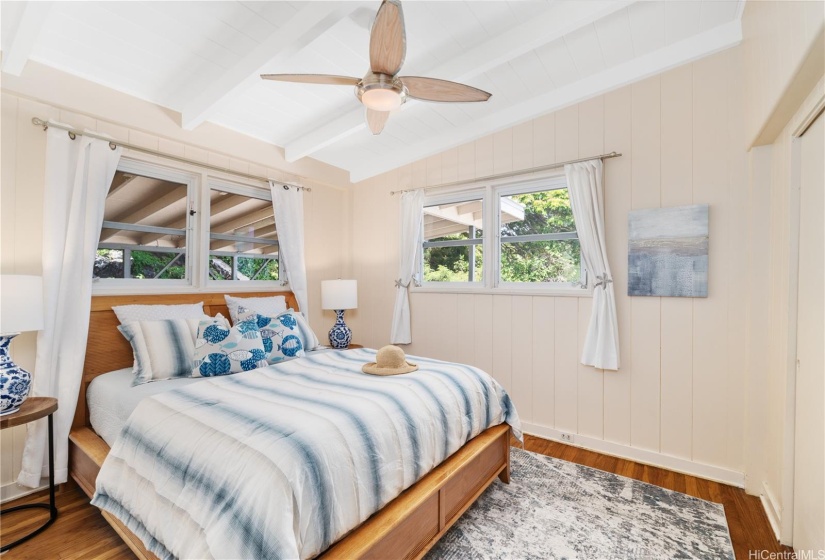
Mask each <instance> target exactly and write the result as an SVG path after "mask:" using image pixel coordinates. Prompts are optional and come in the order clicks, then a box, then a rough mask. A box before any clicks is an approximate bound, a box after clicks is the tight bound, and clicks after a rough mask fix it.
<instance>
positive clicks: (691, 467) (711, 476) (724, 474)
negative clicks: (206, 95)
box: [522, 424, 745, 488]
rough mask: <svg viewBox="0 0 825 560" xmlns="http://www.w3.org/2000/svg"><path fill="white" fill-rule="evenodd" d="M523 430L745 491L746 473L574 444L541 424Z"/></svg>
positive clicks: (577, 440) (610, 446)
mask: <svg viewBox="0 0 825 560" xmlns="http://www.w3.org/2000/svg"><path fill="white" fill-rule="evenodd" d="M522 430H523V431H524V432H525V433H527V434H531V435H534V436H539V437H543V438H547V439H551V440H553V441H558V442H560V443H564V444H567V445H573V446H575V447H581V448H583V449H589V450H591V451H598V452H599V453H604V454H605V455H611V456H613V457H619V458H621V459H630V460H631V461H636V462H637V463H643V464H645V465H652V466H654V467H660V468H663V469H668V470H671V471H676V472H680V473H683V474H689V475H692V476H698V477H699V478H705V479H708V480H713V481H716V482H721V483H723V484H730V485H731V486H736V487H738V488H744V487H745V473H741V472H738V471H733V470H730V469H726V468H723V467H715V466H713V465H706V464H704V463H698V462H696V461H690V460H688V459H681V458H679V457H672V456H670V455H665V454H663V453H657V452H655V451H648V450H646V449H638V448H635V447H630V446H629V445H623V444H620V443H613V442H610V441H604V440H602V439H598V438H594V437H589V436H582V435H578V434H572V435H571V436H570V437H571V438H572V441H567V440H563V439H562V437H561V434H562V432H561V430H557V429H555V428H548V427H547V426H540V425H538V424H522Z"/></svg>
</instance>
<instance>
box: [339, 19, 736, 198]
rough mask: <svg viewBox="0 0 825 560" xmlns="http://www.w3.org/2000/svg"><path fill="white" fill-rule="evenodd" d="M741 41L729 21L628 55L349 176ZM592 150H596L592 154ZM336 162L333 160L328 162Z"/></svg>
mask: <svg viewBox="0 0 825 560" xmlns="http://www.w3.org/2000/svg"><path fill="white" fill-rule="evenodd" d="M741 41H742V22H741V21H739V20H734V21H731V22H730V23H726V24H723V25H719V26H717V27H714V28H713V29H710V30H708V31H705V32H703V33H699V34H697V35H693V36H691V37H690V38H688V39H685V40H683V41H679V42H678V43H674V44H672V45H668V46H666V47H663V48H661V49H658V50H656V51H653V52H650V53H648V54H646V55H643V56H640V57H636V58H633V59H631V60H629V61H627V62H624V63H622V64H619V65H617V66H613V67H611V68H608V69H606V70H603V71H601V72H597V73H596V74H593V75H591V76H588V77H586V78H583V79H580V80H578V81H576V82H573V83H571V84H568V85H565V86H562V87H560V88H556V89H554V90H551V91H549V92H547V93H544V94H541V95H537V96H535V97H532V98H530V99H527V100H526V101H523V102H521V103H518V104H516V105H511V106H509V107H506V108H504V109H501V110H500V111H496V112H494V113H491V114H489V115H486V116H484V117H482V118H478V119H474V120H473V121H472V122H470V123H468V124H466V125H464V126H459V127H456V128H453V129H451V130H448V131H445V132H441V133H439V134H438V136H437V137H433V138H428V139H427V140H424V141H421V142H417V143H415V144H411V145H409V146H405V147H404V149H403V150H402V151H400V152H399V153H398V154H397V155H395V156H391V157H371V158H369V159H364V160H363V161H361V162H359V164H358V165H357V166H354V167H350V169H349V171H350V181H352V182H353V183H357V182H359V181H363V180H365V179H369V178H370V177H375V176H376V175H380V174H382V173H386V172H387V171H391V170H393V169H397V168H399V167H401V166H403V165H406V164H408V163H410V162H413V161H418V160H420V159H423V158H426V157H429V156H431V155H434V154H437V153H441V152H443V151H445V150H448V149H450V148H453V147H455V146H460V145H462V144H464V143H466V142H471V141H473V140H475V139H477V138H481V137H483V136H486V135H489V134H493V133H494V132H498V131H499V130H504V129H506V128H509V127H512V126H515V125H517V124H519V123H522V122H525V121H527V120H530V119H532V118H535V117H536V116H538V115H544V114H548V113H552V112H553V111H556V110H558V109H561V108H563V107H567V106H569V105H572V104H574V103H578V102H579V101H581V100H582V99H588V98H590V97H594V96H596V95H600V94H603V93H606V92H608V91H611V90H614V89H617V88H620V87H622V86H625V85H628V84H631V83H633V82H636V81H638V80H642V79H644V78H647V77H648V76H652V75H655V74H659V73H661V72H665V71H667V70H670V69H671V68H675V67H676V66H680V65H682V64H687V63H689V62H692V61H694V60H697V59H700V58H702V57H705V56H709V55H711V54H713V53H716V52H719V51H721V50H724V49H728V48H731V47H734V46H736V45H738V44H739V43H740V42H741ZM594 155H596V154H594ZM329 163H331V165H335V162H329Z"/></svg>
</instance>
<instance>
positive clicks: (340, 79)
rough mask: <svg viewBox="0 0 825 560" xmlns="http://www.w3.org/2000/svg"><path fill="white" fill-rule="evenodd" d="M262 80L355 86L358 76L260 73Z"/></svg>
mask: <svg viewBox="0 0 825 560" xmlns="http://www.w3.org/2000/svg"><path fill="white" fill-rule="evenodd" d="M261 78H263V79H264V80H276V81H278V82H297V83H300V84H324V85H329V86H357V85H358V82H360V81H361V79H360V78H350V77H349V76H332V75H329V74H261Z"/></svg>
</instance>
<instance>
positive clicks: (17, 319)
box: [0, 274, 43, 416]
mask: <svg viewBox="0 0 825 560" xmlns="http://www.w3.org/2000/svg"><path fill="white" fill-rule="evenodd" d="M42 328H43V279H42V278H41V277H40V276H23V275H16V274H3V275H2V276H0V416H2V415H4V414H12V413H14V412H17V411H18V410H19V409H20V405H21V404H23V401H25V400H26V397H28V396H29V387H30V386H31V379H32V376H31V374H30V373H29V372H28V371H26V370H25V369H23V368H21V367H20V366H18V365H17V364H15V363H14V361H12V359H11V356H10V355H9V345H10V344H11V341H12V339H13V338H14V337H15V336H17V335H18V334H20V333H21V332H26V331H39V330H41V329H42Z"/></svg>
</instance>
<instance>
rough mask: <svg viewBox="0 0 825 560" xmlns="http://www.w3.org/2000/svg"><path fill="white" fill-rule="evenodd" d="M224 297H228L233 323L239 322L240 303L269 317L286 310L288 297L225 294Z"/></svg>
mask: <svg viewBox="0 0 825 560" xmlns="http://www.w3.org/2000/svg"><path fill="white" fill-rule="evenodd" d="M223 297H224V298H225V299H226V306H227V307H228V308H229V317H230V318H231V319H232V324H233V325H234V324H235V323H237V322H238V306H239V305H243V306H244V307H245V308H247V309H251V310H252V311H254V312H255V313H258V314H260V315H266V316H267V317H275V316H276V315H278V314H279V313H283V312H284V311H286V298H285V297H284V296H270V297H245V298H240V297H233V296H229V295H224V296H223Z"/></svg>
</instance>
